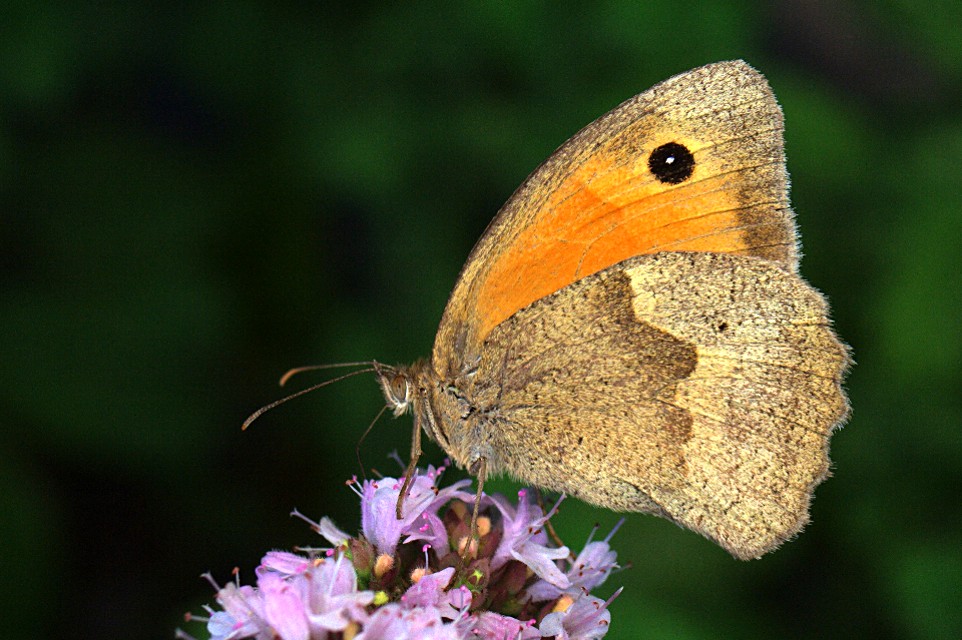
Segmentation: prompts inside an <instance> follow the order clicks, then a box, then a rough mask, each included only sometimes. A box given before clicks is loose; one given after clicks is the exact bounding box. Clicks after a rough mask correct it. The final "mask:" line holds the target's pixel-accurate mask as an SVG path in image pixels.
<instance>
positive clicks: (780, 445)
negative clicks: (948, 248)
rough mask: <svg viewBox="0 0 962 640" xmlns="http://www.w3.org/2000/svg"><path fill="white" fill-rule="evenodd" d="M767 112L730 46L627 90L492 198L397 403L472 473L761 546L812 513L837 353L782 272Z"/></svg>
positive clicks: (782, 203) (780, 173) (782, 219)
mask: <svg viewBox="0 0 962 640" xmlns="http://www.w3.org/2000/svg"><path fill="white" fill-rule="evenodd" d="M781 131H782V120H781V111H780V110H779V108H778V105H777V103H776V102H775V100H774V96H773V95H772V94H771V90H770V89H769V88H768V85H767V83H766V82H765V81H764V78H762V76H761V75H760V74H758V73H757V72H755V71H754V70H752V69H751V68H750V67H748V66H747V65H745V64H744V63H742V62H727V63H718V64H715V65H709V66H706V67H702V68H700V69H696V70H693V71H690V72H688V73H686V74H682V75H681V76H676V77H675V78H672V79H671V80H668V81H666V82H665V83H662V84H661V85H658V86H656V87H654V88H652V89H651V90H649V91H647V92H645V93H643V94H640V95H639V96H636V97H635V98H633V99H631V100H629V101H627V102H625V103H624V104H622V105H621V106H619V107H618V108H616V109H615V110H613V111H612V112H611V113H609V114H607V115H606V116H603V117H602V118H600V119H599V120H597V121H596V122H595V123H592V124H591V125H589V126H588V127H586V128H585V129H584V130H582V132H580V133H579V134H577V135H576V136H575V137H574V138H572V139H571V140H569V141H568V143H566V144H565V145H564V146H563V147H561V148H560V149H559V150H558V151H557V152H556V153H555V154H554V155H553V156H552V157H551V158H550V159H549V160H548V161H546V162H545V163H544V164H543V165H542V166H541V167H539V168H538V169H537V170H536V171H535V172H534V173H533V174H532V175H531V176H530V177H529V178H528V180H527V181H526V182H525V183H524V184H523V185H522V186H521V187H520V188H519V189H518V191H517V192H516V193H515V194H514V196H512V198H511V199H510V200H509V201H508V203H507V204H506V205H505V207H504V208H503V209H502V211H501V212H500V213H499V214H498V216H497V217H496V218H495V220H494V221H493V222H492V224H491V225H490V226H489V228H488V230H487V231H486V232H485V234H484V236H482V238H481V240H480V241H479V242H478V244H477V245H476V246H475V248H474V250H473V251H472V253H471V256H470V257H469V258H468V261H467V263H466V265H465V267H464V269H463V270H462V273H461V275H460V277H459V279H458V283H457V285H456V286H455V289H454V291H453V293H452V295H451V298H450V300H449V302H448V306H447V308H446V310H445V313H444V317H443V318H442V321H441V325H440V328H439V330H438V335H437V339H436V341H435V346H434V351H433V353H432V356H431V358H430V359H428V360H424V361H419V362H418V363H416V364H414V365H412V366H411V367H406V368H403V367H402V368H397V369H395V368H390V367H382V368H381V370H380V372H379V378H380V381H381V384H382V387H383V388H384V392H385V397H386V398H387V401H388V403H389V405H390V406H392V407H393V408H395V412H396V413H398V412H403V411H405V410H407V409H408V408H410V409H411V410H412V412H413V414H414V419H415V425H416V427H418V428H421V429H423V430H424V431H425V433H427V435H428V436H429V437H431V438H432V439H434V440H436V441H437V442H438V443H439V444H440V445H441V447H442V448H443V449H444V450H445V451H446V452H447V453H448V454H450V455H451V457H452V458H453V459H454V461H455V462H456V463H457V464H458V465H459V466H462V467H465V468H467V469H469V470H470V471H472V472H473V473H479V472H480V473H481V474H482V475H483V474H484V473H488V474H491V473H499V472H507V473H509V474H510V475H512V476H514V477H516V478H518V479H520V480H522V481H524V482H528V483H531V484H535V485H538V486H541V487H545V488H548V489H553V490H557V491H565V492H567V493H569V494H571V495H574V496H577V497H579V498H582V499H584V500H586V501H588V502H591V503H594V504H598V505H601V506H605V507H608V508H612V509H616V510H621V511H643V512H648V513H654V514H656V515H660V516H663V517H666V518H669V519H671V520H673V521H675V522H677V523H679V524H681V525H683V526H686V527H689V528H691V529H694V530H696V531H698V532H700V533H702V534H704V535H706V536H707V537H709V538H711V539H713V540H715V541H716V542H718V543H719V544H721V545H722V546H724V547H725V548H726V549H728V550H729V551H730V552H732V553H733V554H734V555H735V556H737V557H740V558H752V557H757V556H760V555H762V554H763V553H765V552H766V551H769V550H771V549H772V548H774V547H775V546H777V545H778V544H779V543H780V542H782V541H784V540H785V539H787V538H788V537H790V536H792V535H793V534H794V533H796V532H797V531H798V530H799V529H800V528H801V527H802V526H803V525H804V524H805V522H806V521H807V519H808V504H809V501H810V499H811V494H812V490H813V489H814V487H815V486H816V485H817V484H818V483H819V482H821V481H822V479H824V478H825V476H826V475H827V473H828V465H829V462H828V441H829V437H830V435H831V432H832V430H833V429H834V428H835V427H836V426H837V425H838V424H839V423H840V422H841V421H842V420H843V419H844V417H845V416H846V415H847V410H848V405H847V401H846V398H845V396H844V393H843V392H842V390H841V379H842V376H843V374H844V371H845V369H846V367H847V365H848V352H847V349H846V348H845V347H844V345H842V344H841V343H840V342H839V341H838V339H837V337H836V336H835V334H834V332H833V331H832V329H831V326H830V321H829V320H828V310H827V306H826V304H825V302H824V300H823V298H822V297H821V295H820V294H819V293H818V292H817V291H815V289H813V288H812V287H811V286H809V285H808V284H807V283H806V282H805V281H804V280H803V279H802V278H801V277H800V276H799V275H798V271H797V269H798V264H797V240H796V232H795V226H794V221H793V218H792V213H791V209H790V208H789V206H788V195H787V183H788V179H787V173H786V171H785V166H784V154H783V151H782V135H781Z"/></svg>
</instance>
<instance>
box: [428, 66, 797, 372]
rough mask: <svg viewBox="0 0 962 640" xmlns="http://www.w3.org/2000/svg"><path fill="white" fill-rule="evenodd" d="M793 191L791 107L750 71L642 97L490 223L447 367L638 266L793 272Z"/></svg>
mask: <svg viewBox="0 0 962 640" xmlns="http://www.w3.org/2000/svg"><path fill="white" fill-rule="evenodd" d="M672 145H678V147H681V148H683V149H684V150H687V151H688V152H690V158H687V157H685V156H684V153H683V152H681V151H677V152H676V153H672V151H673V150H677V149H678V147H676V146H672ZM653 152H655V153H653ZM689 160H690V163H691V173H690V175H689V176H688V177H686V178H685V179H683V180H679V177H681V176H683V175H684V173H683V172H684V169H685V167H684V166H681V165H684V164H685V163H689ZM674 168H680V169H681V171H682V173H681V174H678V173H674V174H673V173H672V169H674ZM787 184H788V178H787V174H786V171H785V161H784V151H783V144H782V114H781V110H780V109H779V106H778V104H777V102H776V101H775V97H774V95H773V94H772V91H771V89H770V88H769V86H768V84H767V82H766V81H765V79H764V77H763V76H762V75H761V74H759V73H758V72H757V71H755V70H754V69H752V68H751V67H749V66H748V65H747V64H745V63H744V62H741V61H735V62H721V63H717V64H712V65H708V66H705V67H701V68H699V69H695V70H693V71H689V72H687V73H684V74H681V75H679V76H675V77H674V78H671V79H669V80H667V81H665V82H663V83H661V84H659V85H656V86H655V87H652V88H651V89H649V90H648V91H646V92H644V93H642V94H640V95H638V96H635V97H634V98H631V99H630V100H628V101H626V102H625V103H623V104H621V105H620V106H618V107H617V108H615V109H614V110H613V111H611V112H610V113H608V114H606V115H605V116H602V117H601V118H599V119H598V120H596V121H595V122H593V123H592V124H590V125H588V126H587V127H585V128H584V129H583V130H582V131H581V132H579V133H578V134H577V135H575V136H574V137H573V138H571V139H570V140H569V141H568V142H566V143H565V144H564V145H563V146H562V147H560V148H559V149H558V150H557V151H556V152H555V153H554V154H553V155H552V156H551V157H550V158H549V159H548V160H547V161H546V162H545V163H544V164H542V165H541V166H540V167H539V168H538V169H536V170H535V171H534V172H533V173H532V174H531V176H529V177H528V179H527V180H526V181H525V182H524V184H522V185H521V187H520V188H519V189H518V190H517V191H516V192H515V193H514V195H513V196H512V197H511V199H510V200H509V201H508V202H507V204H505V206H504V207H503V208H502V210H501V211H500V212H499V214H498V215H497V217H496V218H495V219H494V220H493V221H492V223H491V224H490V226H489V227H488V229H487V230H486V231H485V233H484V235H483V236H482V237H481V239H480V240H479V241H478V243H477V245H476V246H475V247H474V249H473V251H472V252H471V255H470V256H469V258H468V261H467V262H466V264H465V266H464V268H463V270H462V272H461V275H460V277H459V278H458V282H457V284H456V286H455V288H454V290H453V291H452V294H451V297H450V299H449V301H448V305H447V308H446V309H445V313H444V317H443V319H442V321H441V325H440V328H439V331H438V338H437V341H436V342H435V348H434V353H433V358H432V360H433V363H434V367H435V370H436V371H438V372H439V373H441V374H442V375H444V373H446V372H455V371H457V370H459V369H460V368H462V367H463V366H464V364H465V363H466V362H470V361H471V360H473V359H474V358H476V356H477V355H478V350H479V348H480V345H481V343H482V341H483V340H484V338H485V337H486V336H487V335H488V333H490V331H491V330H492V329H493V328H494V327H496V326H497V325H498V324H499V323H501V322H503V321H504V320H506V319H507V318H508V317H510V316H511V315H512V314H514V313H515V312H517V311H518V310H519V309H522V308H524V307H525V306H527V305H528V304H530V303H532V302H534V301H535V300H537V299H539V298H543V297H544V296H546V295H549V294H551V293H554V292H555V291H557V290H559V289H561V288H563V287H565V286H567V285H569V284H571V283H572V282H574V281H576V280H578V279H579V278H582V277H584V276H586V275H589V274H591V273H594V272H596V271H599V270H601V269H604V268H606V267H609V266H611V265H612V264H615V263H618V262H620V261H622V260H624V259H626V258H629V257H631V256H635V255H640V254H645V253H653V252H658V251H704V252H716V253H736V254H742V255H756V256H761V257H764V258H767V259H770V260H774V261H776V262H778V263H779V264H782V265H784V266H786V267H787V268H789V269H790V270H793V271H794V270H795V268H796V236H795V228H794V222H793V216H792V212H791V209H790V208H789V205H788V194H787Z"/></svg>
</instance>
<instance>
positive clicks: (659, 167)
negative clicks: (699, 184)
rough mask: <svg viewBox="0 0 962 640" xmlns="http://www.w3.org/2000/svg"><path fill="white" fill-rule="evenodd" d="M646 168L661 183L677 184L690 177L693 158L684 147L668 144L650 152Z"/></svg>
mask: <svg viewBox="0 0 962 640" xmlns="http://www.w3.org/2000/svg"><path fill="white" fill-rule="evenodd" d="M648 168H649V169H650V170H651V172H652V173H653V174H654V175H655V177H656V178H658V180H660V181H661V182H664V183H666V184H678V183H680V182H684V181H685V180H687V179H688V178H690V177H691V174H692V172H693V171H694V170H695V157H694V156H693V155H691V151H689V150H688V147H686V146H685V145H682V144H678V143H677V142H669V143H667V144H663V145H661V146H660V147H658V148H657V149H655V150H654V151H652V152H651V155H650V156H648Z"/></svg>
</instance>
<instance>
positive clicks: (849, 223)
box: [0, 0, 962, 639]
mask: <svg viewBox="0 0 962 640" xmlns="http://www.w3.org/2000/svg"><path fill="white" fill-rule="evenodd" d="M960 25H962V5H960V4H959V3H958V2H949V1H947V0H942V1H937V2H930V3H921V4H919V3H915V4H913V3H907V2H894V1H892V0H886V1H883V2H872V3H869V2H855V1H854V0H849V1H847V2H842V3H828V2H802V1H800V0H795V1H787V0H783V1H780V2H773V3H770V4H765V3H752V2H731V3H718V2H706V1H694V2H688V3H681V4H680V3H678V2H663V1H655V0H649V1H647V2H636V1H634V0H630V1H616V0H610V1H608V2H579V3H570V4H564V5H560V4H557V3H547V2H518V3H444V2H428V3H418V4H414V3H408V4H400V5H394V6H390V5H384V6H381V5H377V4H364V3H358V4H351V3H344V4H343V5H341V6H339V7H334V6H327V5H313V4H306V5H297V4H294V3H282V4H277V5H274V4H269V3H262V4H261V3H253V2H249V1H248V2H243V1H241V2H231V3H226V2H208V3H191V2H186V3H173V4H170V5H165V4H162V3H125V2H103V3H96V4H78V3H63V4H57V3H49V2H48V3H43V2H41V3H17V2H14V3H8V4H7V5H6V6H5V8H4V10H3V17H2V19H0V60H2V61H3V64H2V65H0V323H2V331H0V367H2V380H3V384H2V385H0V403H2V414H0V415H2V418H0V420H2V425H3V427H2V429H0V518H2V540H3V543H4V551H5V554H4V562H3V565H4V574H5V577H6V579H7V581H8V587H7V596H6V597H5V598H4V599H3V603H2V604H0V611H2V613H3V622H2V624H3V627H2V628H3V629H4V635H5V636H7V637H34V638H43V637H50V638H55V637H59V638H65V637H83V638H94V639H97V638H115V637H144V638H169V637H171V635H172V632H173V629H174V628H175V627H176V626H178V625H182V621H181V619H180V616H181V615H182V613H183V612H184V611H186V610H193V611H199V610H200V609H199V607H200V605H201V604H202V603H204V602H207V601H209V600H210V599H211V597H212V594H211V591H210V589H209V587H208V586H207V585H206V583H204V582H203V581H201V580H198V578H197V576H198V574H200V573H201V572H203V571H205V570H208V569H210V570H212V571H213V572H214V574H215V576H216V577H217V578H218V579H219V580H221V581H225V580H227V579H229V577H230V571H231V569H232V568H233V567H235V566H237V567H239V568H240V569H241V572H242V576H246V577H247V578H250V577H251V575H252V570H253V567H254V566H255V565H256V563H257V561H258V558H259V556H260V554H261V553H262V552H264V551H266V550H268V549H270V548H290V547H292V546H293V545H296V544H311V543H313V542H315V538H314V536H313V534H311V533H310V531H308V530H307V529H306V528H305V527H304V526H303V525H302V524H301V523H300V522H298V521H291V520H289V519H288V517H287V514H288V511H289V510H290V509H291V508H292V507H298V508H300V509H301V510H303V511H304V512H305V513H308V514H310V515H312V516H316V517H319V516H320V515H323V514H330V515H332V516H333V517H334V518H335V519H336V521H338V522H339V523H340V524H341V525H342V526H343V527H345V528H347V529H351V528H353V527H354V526H355V523H356V518H357V509H356V504H355V501H354V497H353V494H351V493H350V492H349V491H347V490H346V489H345V488H344V487H343V484H342V481H343V480H344V479H345V478H347V477H349V476H350V475H351V474H352V473H356V472H357V463H356V461H355V460H354V455H353V449H354V447H355V444H356V442H357V439H358V437H359V434H360V433H361V431H362V430H363V429H364V427H365V426H366V425H367V424H368V422H369V420H370V418H371V417H373V415H374V414H375V412H376V411H377V410H378V408H379V407H380V406H381V402H382V400H381V398H380V397H379V392H378V390H377V389H376V388H375V386H374V385H373V384H372V382H371V380H369V379H364V378H358V379H354V380H352V381H348V382H342V383H340V384H338V385H337V386H335V387H332V388H328V389H326V390H323V391H320V392H317V393H315V394H314V395H312V396H310V397H308V398H305V399H302V400H299V401H298V402H296V403H291V404H289V405H287V406H285V407H284V408H283V409H279V410H277V411H275V412H273V413H271V414H268V415H267V416H265V417H264V418H262V419H261V420H260V421H259V422H258V423H257V424H256V425H255V426H254V427H253V428H252V429H251V430H250V431H248V432H246V433H241V432H240V431H239V429H238V427H239V424H240V421H241V420H242V419H243V418H244V417H245V416H246V414H247V412H249V411H250V410H252V409H254V408H256V407H257V406H258V405H260V404H263V403H265V402H267V401H269V400H271V399H274V398H275V397H277V396H278V395H279V394H280V391H278V390H277V388H276V387H275V386H274V382H275V380H276V376H277V375H278V374H279V373H281V372H283V371H284V370H286V369H287V368H288V367H290V366H294V365H299V364H305V363H310V362H334V361H340V360H355V359H366V358H372V357H377V358H379V359H381V360H384V361H388V362H393V361H401V362H404V361H410V360H412V359H414V358H416V357H418V356H422V355H427V353H428V351H429V349H430V345H431V341H432V338H433V332H434V328H435V327H436V324H437V321H438V319H439V317H440V314H441V310H442V308H443V305H444V302H445V299H446V296H447V293H448V291H449V290H450V287H451V285H452V283H453V281H454V278H455V276H456V274H457V272H458V269H459V268H460V264H461V261H462V260H463V259H464V257H465V256H466V255H467V253H468V251H469V249H470V247H471V245H472V243H473V241H474V239H475V238H476V237H477V236H478V235H479V234H480V232H481V230H482V229H483V228H484V226H485V224H486V223H487V221H488V220H489V219H490V218H491V216H492V215H493V214H494V213H495V211H496V210H497V208H498V207H499V206H500V204H501V202H503V201H504V200H505V199H506V198H507V196H508V195H509V194H510V193H511V191H512V190H513V189H514V187H515V186H517V184H519V183H520V182H521V180H522V179H523V178H524V176H525V175H526V174H527V173H528V171H530V170H531V169H532V168H533V167H534V166H536V165H537V164H538V163H539V162H540V161H541V160H543V159H544V158H545V157H547V155H548V154H549V153H550V152H551V151H552V150H553V149H554V148H555V147H556V146H557V145H559V144H560V143H561V142H563V141H564V140H565V139H566V138H567V137H568V136H569V135H570V134H572V133H573V132H575V131H576V130H578V129H579V128H580V127H581V126H583V125H584V124H586V123H587V122H589V121H591V120H592V119H594V118H595V117H597V116H598V115H600V114H602V113H603V112H605V111H607V110H608V109H610V108H611V107H613V106H614V105H616V104H618V103H619V102H620V101H621V100H623V99H625V98H627V97H629V96H631V95H633V94H635V93H638V92H639V91H641V90H643V89H645V88H647V87H648V86H650V85H651V84H653V83H655V82H657V81H659V80H662V79H664V78H667V77H668V76H670V75H673V74H675V73H678V72H681V71H684V70H686V69H688V68H691V67H695V66H698V65H701V64H704V63H707V62H712V61H716V60H722V59H730V58H745V59H747V60H748V61H749V62H750V63H752V64H753V65H754V66H756V67H757V68H758V69H760V70H761V71H762V72H763V73H765V74H766V75H767V76H768V78H769V80H770V82H771V84H772V85H773V87H774V88H775V91H776V93H777V95H778V96H779V99H780V100H781V102H782V104H783V107H784V109H785V112H786V118H787V145H788V155H789V170H790V171H791V173H792V177H793V201H794V204H795V208H796V210H797V213H798V220H799V225H800V227H801V230H802V233H803V240H804V246H805V249H806V256H805V259H804V262H803V272H804V273H805V274H806V275H807V277H808V278H809V279H810V280H811V281H812V282H813V283H814V284H815V285H816V286H817V287H819V288H820V289H822V290H823V291H825V292H826V293H827V294H828V295H829V297H830V299H831V301H832V303H833V307H834V314H835V318H836V322H837V326H838V329H839V332H840V334H841V335H842V336H843V337H844V338H845V339H846V340H847V341H849V342H850V343H851V344H852V346H853V348H854V353H855V357H856V360H857V361H858V365H857V367H856V368H855V369H854V370H853V372H852V374H851V377H850V382H849V385H848V388H849V390H850V393H851V398H852V403H853V406H854V415H853V418H852V420H851V422H850V424H849V425H848V426H847V427H846V428H845V429H844V430H842V431H841V432H840V433H839V434H838V435H837V436H836V438H835V440H834V441H833V443H834V448H833V459H834V462H835V478H833V479H832V480H831V481H830V482H828V483H827V484H825V485H824V486H823V487H821V488H820V489H819V491H818V497H817V499H816V501H815V503H814V508H813V524H812V525H810V526H809V528H808V530H807V531H806V532H805V533H804V534H803V535H802V536H801V537H800V538H799V539H798V540H796V541H793V542H791V543H790V544H787V545H786V546H785V547H784V548H783V549H781V550H780V551H778V552H777V553H775V554H773V555H771V556H769V557H766V558H765V559H763V560H761V561H756V562H750V563H741V562H737V561H734V560H732V559H731V558H730V557H728V556H727V555H726V554H725V553H724V552H723V551H721V550H720V549H718V548H716V547H714V546H713V545H711V544H710V543H708V542H706V541H704V540H702V539H701V538H699V537H697V536H695V535H694V534H691V533H688V532H684V531H681V530H679V529H677V528H676V527H674V526H673V525H671V524H668V523H666V522H663V521H660V520H657V519H655V518H650V517H645V516H637V515H636V516H630V517H629V518H628V522H627V524H626V525H625V527H624V528H623V529H622V530H621V531H620V532H619V533H618V534H617V536H616V537H615V539H614V543H615V547H616V549H618V551H619V555H620V558H621V559H622V560H623V562H629V561H630V562H631V563H632V567H631V568H630V569H628V570H625V571H623V572H621V573H618V574H617V575H616V576H614V577H613V578H612V579H611V580H610V582H609V583H608V585H607V587H608V588H609V589H610V590H614V589H615V588H616V587H617V586H619V585H622V584H623V585H625V587H626V589H625V592H624V593H623V594H622V595H621V597H620V598H619V599H618V600H617V601H616V602H615V604H614V606H613V623H612V627H611V632H610V634H609V635H608V637H609V638H612V639H618V638H724V637H739V638H770V637H783V638H803V637H804V638H812V637H819V638H862V637H864V638H868V637H871V638H896V637H898V638H936V637H939V638H945V637H959V636H960V634H962V607H960V606H959V605H960V603H962V598H960V594H962V507H960V501H959V495H960V490H962V367H960V363H962V331H960V328H962V287H960V283H962V280H960V272H962V108H960V107H962V100H960V98H962V90H960V89H962V26H960ZM309 381H310V380H309V379H307V378H306V377H305V379H304V380H303V383H304V384H307V383H308V382H309ZM409 429H410V421H409V419H402V420H399V421H398V422H391V421H384V422H381V423H379V424H378V425H377V426H376V428H375V432H374V435H373V436H372V437H371V438H370V439H369V440H368V441H367V442H366V443H365V444H364V446H363V448H362V451H361V453H362V456H363V458H364V461H365V464H366V465H368V466H374V467H380V468H382V469H383V470H384V471H385V472H391V473H393V472H394V468H393V463H392V462H390V461H388V460H387V459H386V457H385V456H386V454H387V453H388V452H389V451H391V450H392V449H394V448H398V449H400V450H401V451H405V449H406V446H407V443H408V442H409V438H410V431H409ZM430 455H431V456H433V459H434V460H435V461H437V460H439V459H440V457H441V454H440V452H438V451H437V450H434V451H433V452H432V453H431V454H430ZM508 487H510V484H508V483H501V484H500V485H497V486H496V487H495V488H500V489H502V490H507V489H508ZM617 517H618V516H617V515H615V514H611V513H608V512H605V511H601V510H595V509H590V508H588V507H586V506H585V505H582V504H579V503H577V501H574V500H570V501H568V502H567V503H565V505H564V508H563V509H562V513H561V515H560V516H559V517H558V518H557V524H558V526H559V529H560V530H561V532H562V535H563V537H565V539H566V540H567V541H569V543H570V544H572V545H574V546H578V545H579V544H580V541H581V540H583V538H584V537H585V536H586V535H587V533H588V530H587V525H586V523H591V522H593V521H596V520H597V521H598V522H600V523H601V524H602V527H603V528H606V527H610V526H611V525H612V524H613V523H614V522H615V521H616V520H617ZM193 630H194V631H195V632H197V633H198V635H201V634H202V633H201V630H200V629H199V628H195V629H193Z"/></svg>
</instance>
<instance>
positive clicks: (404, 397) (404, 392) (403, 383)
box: [391, 376, 410, 405]
mask: <svg viewBox="0 0 962 640" xmlns="http://www.w3.org/2000/svg"><path fill="white" fill-rule="evenodd" d="M409 388H410V387H409V385H408V380H407V378H405V377H404V376H394V378H392V379H391V395H392V396H394V400H395V402H396V403H397V404H399V405H403V404H407V402H408V390H409Z"/></svg>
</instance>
